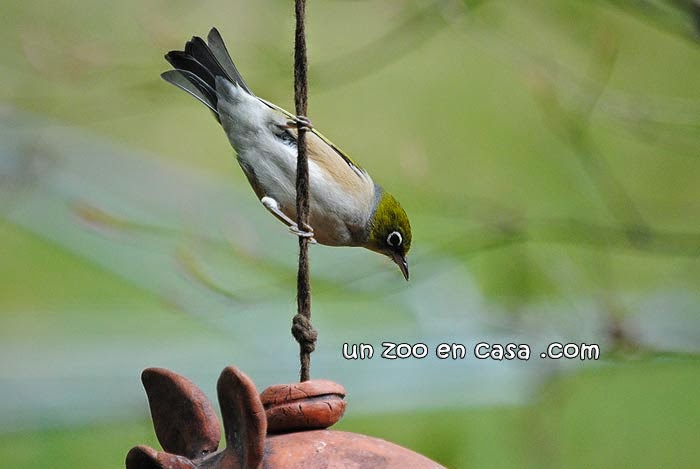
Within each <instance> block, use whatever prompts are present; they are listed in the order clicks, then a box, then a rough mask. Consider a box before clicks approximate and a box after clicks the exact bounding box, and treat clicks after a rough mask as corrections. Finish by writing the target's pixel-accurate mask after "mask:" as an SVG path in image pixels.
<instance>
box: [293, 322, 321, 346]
mask: <svg viewBox="0 0 700 469" xmlns="http://www.w3.org/2000/svg"><path fill="white" fill-rule="evenodd" d="M292 335H293V336H294V338H295V339H296V341H297V342H298V343H299V347H300V348H301V351H302V352H304V353H311V352H313V351H314V350H316V339H317V338H318V332H316V330H315V329H314V327H313V326H312V325H311V320H310V319H309V318H307V317H306V316H303V315H301V314H297V315H295V316H294V318H293V319H292Z"/></svg>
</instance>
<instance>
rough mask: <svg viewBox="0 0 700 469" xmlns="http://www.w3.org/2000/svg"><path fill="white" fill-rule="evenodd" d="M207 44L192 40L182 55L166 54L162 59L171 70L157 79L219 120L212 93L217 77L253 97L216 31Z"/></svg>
mask: <svg viewBox="0 0 700 469" xmlns="http://www.w3.org/2000/svg"><path fill="white" fill-rule="evenodd" d="M207 39H208V41H209V43H208V44H207V43H206V42H205V41H204V39H202V38H201V37H198V36H194V37H193V38H192V39H191V40H190V41H188V42H187V43H186V44H185V50H184V51H170V52H168V53H167V54H166V55H165V60H167V61H168V62H169V63H170V64H171V65H172V66H173V69H174V70H168V71H167V72H164V73H162V74H161V77H162V78H163V79H164V80H165V81H167V82H168V83H172V84H173V85H175V86H177V87H178V88H180V89H182V90H184V91H186V92H187V93H189V94H191V95H192V96H194V97H195V98H197V99H198V100H199V101H200V102H202V103H203V104H204V105H205V106H207V107H208V108H209V109H211V110H212V111H213V112H214V114H215V115H216V118H217V120H218V119H219V115H218V110H217V103H218V100H219V93H218V92H217V91H216V79H217V77H223V78H225V79H227V80H229V81H231V82H232V83H235V84H236V85H238V86H240V87H241V88H243V89H244V90H245V91H246V92H247V93H249V94H251V95H253V93H252V92H251V91H250V88H248V85H247V84H246V83H245V81H244V80H243V77H242V76H241V74H240V73H239V72H238V69H237V68H236V65H235V64H234V63H233V60H231V56H230V55H229V53H228V50H227V49H226V44H225V43H224V41H223V39H222V38H221V34H219V31H218V30H217V29H216V28H212V29H211V31H209V35H208V36H207Z"/></svg>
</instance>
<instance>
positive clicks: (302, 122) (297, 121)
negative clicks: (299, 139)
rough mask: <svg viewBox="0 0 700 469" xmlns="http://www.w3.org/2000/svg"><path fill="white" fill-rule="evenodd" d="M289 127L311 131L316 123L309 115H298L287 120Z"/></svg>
mask: <svg viewBox="0 0 700 469" xmlns="http://www.w3.org/2000/svg"><path fill="white" fill-rule="evenodd" d="M287 128H289V129H299V130H303V131H305V132H310V131H311V130H312V129H313V128H314V125H313V124H312V123H311V120H310V119H309V118H308V117H306V116H296V117H293V118H292V119H289V120H288V121H287Z"/></svg>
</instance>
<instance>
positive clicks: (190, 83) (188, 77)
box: [160, 70, 219, 120]
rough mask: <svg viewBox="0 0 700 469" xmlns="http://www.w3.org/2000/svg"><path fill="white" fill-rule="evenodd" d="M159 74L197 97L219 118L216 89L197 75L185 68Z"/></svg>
mask: <svg viewBox="0 0 700 469" xmlns="http://www.w3.org/2000/svg"><path fill="white" fill-rule="evenodd" d="M160 76H161V78H163V80H165V81H167V82H168V83H172V84H173V85H175V86H177V87H178V88H180V89H181V90H184V91H186V92H187V93H189V94H191V95H192V96H194V97H195V98H197V100H198V101H199V102H201V103H202V104H204V105H205V106H206V107H208V108H209V109H211V110H212V111H213V112H214V115H215V117H216V119H217V120H219V111H218V110H217V109H216V102H217V96H216V91H214V90H213V89H212V88H211V87H210V86H209V85H208V84H206V83H205V82H204V81H203V80H202V79H201V78H199V77H198V76H197V75H195V74H194V73H192V72H188V71H187V70H168V71H167V72H163V73H161V74H160Z"/></svg>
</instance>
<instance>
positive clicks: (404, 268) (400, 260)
mask: <svg viewBox="0 0 700 469" xmlns="http://www.w3.org/2000/svg"><path fill="white" fill-rule="evenodd" d="M391 259H392V260H393V261H394V262H395V263H396V265H398V266H399V269H401V273H402V274H403V277H404V278H405V279H406V281H408V262H406V258H405V257H404V256H402V255H401V254H397V253H395V252H394V253H391Z"/></svg>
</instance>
